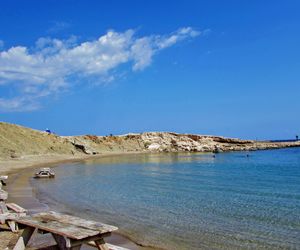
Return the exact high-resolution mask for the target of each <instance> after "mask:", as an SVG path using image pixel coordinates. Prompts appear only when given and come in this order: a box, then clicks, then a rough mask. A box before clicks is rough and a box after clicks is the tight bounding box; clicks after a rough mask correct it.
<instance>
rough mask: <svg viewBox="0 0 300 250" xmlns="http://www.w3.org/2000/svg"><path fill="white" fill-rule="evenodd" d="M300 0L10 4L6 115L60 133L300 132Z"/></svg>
mask: <svg viewBox="0 0 300 250" xmlns="http://www.w3.org/2000/svg"><path fill="white" fill-rule="evenodd" d="M299 9H300V2H299V1H276V0H275V1H274V0H273V1H268V0H266V1H246V0H245V1H230V0H228V1H200V0H198V1H188V0H187V1H167V0H165V1H121V0H119V1H80V0H78V1H54V0H52V1H50V0H43V1H37V0H36V1H33V0H32V1H14V0H10V1H2V2H1V8H0V53H1V54H0V120H1V121H6V122H11V123H17V124H21V125H24V126H28V127H32V128H36V129H41V130H43V129H45V128H50V129H52V130H54V131H55V132H56V133H58V134H62V135H73V134H99V135H105V134H110V133H112V134H123V133H128V132H143V131H175V132H180V133H199V134H216V135H224V136H230V137H241V138H252V139H256V138H258V139H268V138H292V137H294V136H295V135H296V134H300V116H299V110H300V100H299V99H300V98H299V97H300V84H299V79H300V70H299V69H300V49H299V44H300V16H299Z"/></svg>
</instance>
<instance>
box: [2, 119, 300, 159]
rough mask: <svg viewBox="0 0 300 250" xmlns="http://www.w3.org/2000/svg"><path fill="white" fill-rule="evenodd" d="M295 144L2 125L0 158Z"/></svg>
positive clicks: (236, 149)
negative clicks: (53, 130)
mask: <svg viewBox="0 0 300 250" xmlns="http://www.w3.org/2000/svg"><path fill="white" fill-rule="evenodd" d="M299 146H300V141H295V142H276V143H274V142H266V141H254V140H240V139H234V138H225V137H221V136H207V135H194V134H177V133H170V132H146V133H141V134H126V135H120V136H112V135H111V136H95V135H84V136H58V135H54V134H48V133H46V132H42V131H38V130H33V129H29V128H25V127H21V126H18V125H13V124H8V123H3V122H0V159H12V158H19V159H20V158H22V157H26V156H28V155H49V154H51V155H60V154H64V155H80V154H85V155H97V154H103V153H108V152H115V153H123V152H216V153H217V152H226V151H241V150H259V149H275V148H283V147H299Z"/></svg>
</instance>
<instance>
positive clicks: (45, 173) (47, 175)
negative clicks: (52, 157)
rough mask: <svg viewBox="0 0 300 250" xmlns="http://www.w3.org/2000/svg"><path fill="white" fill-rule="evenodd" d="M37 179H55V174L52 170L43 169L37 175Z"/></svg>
mask: <svg viewBox="0 0 300 250" xmlns="http://www.w3.org/2000/svg"><path fill="white" fill-rule="evenodd" d="M34 177H35V178H54V177H55V173H54V171H53V170H51V169H50V168H41V169H40V170H39V171H38V172H36V173H35V176H34Z"/></svg>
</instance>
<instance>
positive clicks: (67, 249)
mask: <svg viewBox="0 0 300 250" xmlns="http://www.w3.org/2000/svg"><path fill="white" fill-rule="evenodd" d="M52 236H53V238H54V240H55V241H56V243H57V245H58V249H60V250H79V249H80V248H81V245H82V244H78V245H76V246H72V244H71V242H70V240H69V239H67V238H65V237H63V236H60V235H57V234H54V233H52Z"/></svg>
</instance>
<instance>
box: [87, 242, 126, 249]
mask: <svg viewBox="0 0 300 250" xmlns="http://www.w3.org/2000/svg"><path fill="white" fill-rule="evenodd" d="M88 245H90V246H93V247H96V244H95V242H94V241H90V242H89V243H88ZM106 245H107V247H108V249H109V250H130V249H128V248H125V247H120V246H116V245H113V244H110V243H106Z"/></svg>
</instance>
